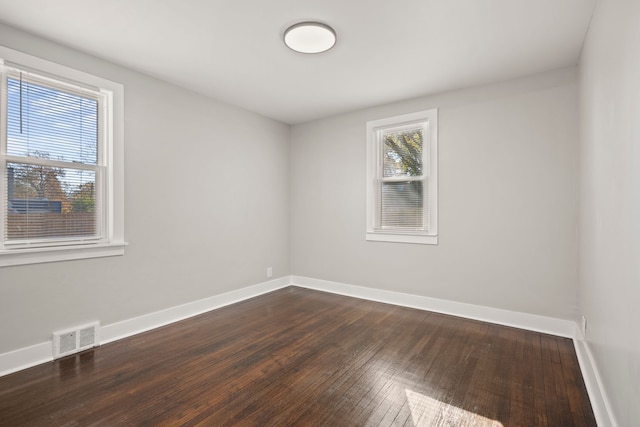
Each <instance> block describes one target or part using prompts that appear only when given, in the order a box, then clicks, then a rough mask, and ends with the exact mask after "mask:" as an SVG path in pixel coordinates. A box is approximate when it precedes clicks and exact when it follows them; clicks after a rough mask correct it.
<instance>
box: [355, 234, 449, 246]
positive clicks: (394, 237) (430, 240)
mask: <svg viewBox="0 0 640 427" xmlns="http://www.w3.org/2000/svg"><path fill="white" fill-rule="evenodd" d="M367 240H370V241H375V242H395V243H414V244H419V245H437V244H438V236H429V235H420V234H401V233H382V232H377V233H374V232H367Z"/></svg>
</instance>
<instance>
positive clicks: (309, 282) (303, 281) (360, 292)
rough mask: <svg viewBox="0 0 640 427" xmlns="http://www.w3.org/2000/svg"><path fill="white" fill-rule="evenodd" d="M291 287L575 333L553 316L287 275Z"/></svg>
mask: <svg viewBox="0 0 640 427" xmlns="http://www.w3.org/2000/svg"><path fill="white" fill-rule="evenodd" d="M291 284H292V285H294V286H300V287H302V288H309V289H315V290H318V291H324V292H331V293H334V294H340V295H346V296H351V297H356V298H362V299H366V300H370V301H377V302H384V303H388V304H394V305H399V306H403V307H410V308H417V309H420V310H427V311H434V312H436V313H443V314H450V315H453V316H459V317H465V318H468V319H474V320H482V321H484V322H490V323H497V324H499V325H505V326H512V327H515V328H520V329H527V330H530V331H536V332H542V333H545V334H551V335H557V336H561V337H566V338H572V339H575V337H576V333H577V323H576V322H574V321H571V320H566V319H556V318H553V317H546V316H538V315H535V314H528V313H519V312H516V311H509V310H502V309H499V308H491V307H484V306H480V305H473V304H466V303H461V302H455V301H448V300H442V299H437V298H429V297H425V296H420V295H411V294H404V293H400V292H394V291H387V290H382V289H373V288H366V287H363V286H355V285H347V284H344V283H338V282H331V281H328V280H319V279H312V278H309V277H300V276H291Z"/></svg>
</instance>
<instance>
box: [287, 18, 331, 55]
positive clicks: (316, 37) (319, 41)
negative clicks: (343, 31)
mask: <svg viewBox="0 0 640 427" xmlns="http://www.w3.org/2000/svg"><path fill="white" fill-rule="evenodd" d="M284 44H286V45H287V47H289V48H290V49H292V50H295V51H296V52H300V53H321V52H326V51H328V50H329V49H331V48H332V47H333V46H334V45H335V44H336V32H335V31H334V30H333V28H331V27H330V26H328V25H325V24H321V23H320V22H300V23H298V24H294V25H292V26H290V27H289V28H287V30H286V31H285V32H284Z"/></svg>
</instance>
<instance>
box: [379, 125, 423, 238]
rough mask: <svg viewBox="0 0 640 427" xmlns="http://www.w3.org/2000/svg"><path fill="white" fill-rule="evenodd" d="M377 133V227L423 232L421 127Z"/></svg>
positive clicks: (393, 129) (386, 130) (414, 126)
mask: <svg viewBox="0 0 640 427" xmlns="http://www.w3.org/2000/svg"><path fill="white" fill-rule="evenodd" d="M380 132H381V137H380V139H379V140H380V150H381V167H380V170H379V178H378V179H379V189H378V191H379V200H380V203H379V209H380V214H379V218H380V224H379V227H380V228H381V229H405V230H412V231H415V230H418V231H426V228H427V224H428V221H427V218H426V212H425V209H424V206H425V203H424V200H425V198H426V197H427V194H426V191H427V188H428V185H426V182H427V177H426V175H425V169H426V168H425V161H424V151H425V150H424V134H425V131H424V127H423V125H422V124H417V125H413V126H410V127H408V128H407V127H406V126H405V127H401V128H391V129H385V130H381V131H380Z"/></svg>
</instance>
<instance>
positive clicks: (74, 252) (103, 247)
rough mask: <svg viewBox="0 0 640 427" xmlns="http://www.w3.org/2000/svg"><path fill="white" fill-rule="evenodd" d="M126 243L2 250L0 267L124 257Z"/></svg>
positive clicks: (0, 251)
mask: <svg viewBox="0 0 640 427" xmlns="http://www.w3.org/2000/svg"><path fill="white" fill-rule="evenodd" d="M125 246H127V243H126V242H117V243H96V244H91V245H74V246H54V247H43V248H27V249H5V250H0V267H9V266H12V265H25V264H40V263H45V262H57V261H70V260H74V259H86V258H102V257H110V256H119V255H124V248H125Z"/></svg>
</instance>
